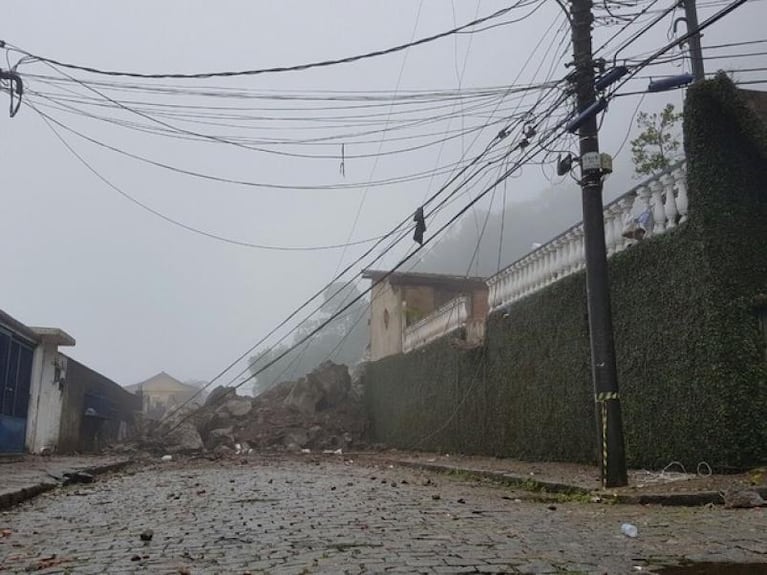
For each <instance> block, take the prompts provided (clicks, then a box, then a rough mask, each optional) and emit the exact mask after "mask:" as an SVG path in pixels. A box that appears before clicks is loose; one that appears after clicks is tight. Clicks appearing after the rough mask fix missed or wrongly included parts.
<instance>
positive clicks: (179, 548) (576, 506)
mask: <svg viewBox="0 0 767 575" xmlns="http://www.w3.org/2000/svg"><path fill="white" fill-rule="evenodd" d="M625 522H628V523H632V524H634V525H635V526H636V527H637V529H638V536H637V537H636V538H629V537H626V536H625V535H622V534H621V524H622V523H625ZM148 530H151V532H152V533H151V536H150V537H151V539H150V540H149V541H142V538H141V534H142V533H144V539H146V538H147V534H148V533H149V531H148ZM765 533H767V511H766V510H765V509H749V510H727V509H723V508H721V507H712V508H706V507H698V508H676V507H675V508H670V507H657V506H634V505H607V504H604V503H590V502H588V500H583V499H581V500H574V499H568V498H566V497H564V496H560V497H559V498H558V499H550V500H546V501H541V500H537V499H536V497H535V496H534V495H533V494H530V493H527V492H522V491H513V490H512V489H510V488H508V487H503V486H499V485H496V484H492V483H487V482H482V481H474V480H468V481H467V480H461V479H460V478H456V477H446V476H445V475H443V474H437V473H431V472H427V471H417V470H413V469H404V468H396V467H389V466H386V465H381V466H374V465H371V464H360V463H357V462H351V461H349V460H344V459H343V458H341V457H326V458H317V457H315V456H304V457H296V458H264V457H253V456H251V457H250V458H249V460H248V461H247V462H244V461H240V460H239V459H238V460H233V461H225V462H208V461H204V460H198V461H188V462H173V463H170V464H165V465H159V464H158V465H152V466H148V467H142V468H137V469H135V470H132V471H129V472H120V473H118V474H115V475H112V476H108V477H107V478H104V479H100V480H98V481H97V482H96V483H94V484H91V485H79V486H72V487H68V488H64V489H60V490H57V491H55V492H50V493H46V494H44V495H42V496H40V497H38V498H37V499H35V500H33V501H30V502H27V503H24V504H22V505H21V506H19V507H17V508H14V509H13V510H10V511H6V512H3V513H0V571H3V570H4V571H5V572H9V573H20V572H27V571H29V570H34V571H36V572H40V573H178V574H181V573H189V574H192V573H275V574H282V573H290V574H306V573H428V574H439V573H539V574H540V573H547V574H548V573H550V574H554V573H611V574H612V573H651V572H655V571H656V569H659V568H660V567H661V566H663V565H681V564H682V563H683V562H685V561H691V562H703V561H706V562H737V563H747V562H752V563H762V562H764V563H765V567H766V569H765V570H764V572H765V573H767V539H766V538H765V535H764V534H765ZM710 572H711V573H714V572H715V571H710ZM758 572H759V571H746V572H745V573H758ZM668 573H673V571H668ZM679 573H685V572H684V571H680V572H679ZM689 573H695V572H694V571H689ZM704 573H706V572H705V571H704ZM732 573H737V572H736V571H732Z"/></svg>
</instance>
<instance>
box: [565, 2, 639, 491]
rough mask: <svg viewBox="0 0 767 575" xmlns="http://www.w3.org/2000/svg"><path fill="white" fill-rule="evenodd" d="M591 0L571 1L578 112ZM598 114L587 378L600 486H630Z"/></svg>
mask: <svg viewBox="0 0 767 575" xmlns="http://www.w3.org/2000/svg"><path fill="white" fill-rule="evenodd" d="M591 7H592V0H571V7H570V10H571V15H572V22H571V26H572V41H573V58H574V67H575V74H574V76H575V78H574V82H575V94H576V100H577V110H578V113H583V112H584V110H586V109H587V108H589V107H590V106H592V107H593V105H594V104H595V90H594V61H593V55H592V46H591V25H592V23H593V21H594V17H593V15H592V12H591ZM596 116H597V114H596V112H595V113H593V114H590V115H589V117H588V118H587V119H586V120H585V121H584V122H582V123H581V124H580V127H579V128H578V136H579V139H580V157H581V181H580V184H581V190H582V196H583V232H584V243H585V252H586V290H587V299H588V311H589V337H590V340H591V342H590V343H591V374H592V379H593V381H594V395H595V399H596V412H597V418H596V419H597V430H598V431H597V436H598V437H599V468H600V473H601V477H602V485H603V486H604V487H620V486H622V485H626V484H627V483H628V479H627V477H626V455H625V451H624V444H623V419H622V417H621V404H620V397H619V395H618V377H617V369H616V366H615V343H614V341H613V324H612V315H611V313H610V288H609V283H608V278H607V249H606V246H605V226H604V215H603V204H602V166H601V159H600V155H599V140H598V137H597V131H598V130H597V118H596Z"/></svg>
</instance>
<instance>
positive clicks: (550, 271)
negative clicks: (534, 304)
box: [543, 244, 556, 286]
mask: <svg viewBox="0 0 767 575" xmlns="http://www.w3.org/2000/svg"><path fill="white" fill-rule="evenodd" d="M555 256H556V251H555V248H554V245H553V244H547V245H546V247H544V248H543V285H544V286H547V285H549V284H550V283H551V282H553V281H554V258H555Z"/></svg>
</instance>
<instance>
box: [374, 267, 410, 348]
mask: <svg viewBox="0 0 767 575" xmlns="http://www.w3.org/2000/svg"><path fill="white" fill-rule="evenodd" d="M370 295H371V302H372V303H371V305H370V360H371V361H376V360H378V359H381V358H382V357H386V356H388V355H394V354H396V353H401V352H402V329H403V327H404V323H403V313H402V294H401V290H400V289H399V288H395V287H392V286H391V284H389V282H386V281H385V282H382V283H380V284H378V285H376V286H375V287H374V288H373V290H372V293H371V294H370ZM386 311H388V313H389V324H388V326H387V325H386V322H385V321H384V316H385V312H386Z"/></svg>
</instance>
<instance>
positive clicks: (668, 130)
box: [631, 104, 682, 176]
mask: <svg viewBox="0 0 767 575" xmlns="http://www.w3.org/2000/svg"><path fill="white" fill-rule="evenodd" d="M681 119H682V113H681V112H674V104H666V107H665V108H663V110H662V111H661V113H660V114H658V113H653V114H648V113H647V112H640V113H639V116H638V117H637V126H638V127H639V128H641V129H642V132H641V133H640V134H639V136H637V137H636V138H635V139H633V140H631V153H632V156H633V157H632V160H633V162H634V171H635V172H636V173H637V174H638V175H642V176H648V175H652V174H657V173H658V172H661V171H663V170H665V169H666V168H667V167H669V166H670V165H671V163H672V162H673V161H674V160H675V159H677V158H678V157H679V149H680V148H681V147H682V143H681V142H680V141H679V132H678V130H677V129H676V127H677V124H678V123H679V121H680V120H681Z"/></svg>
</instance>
